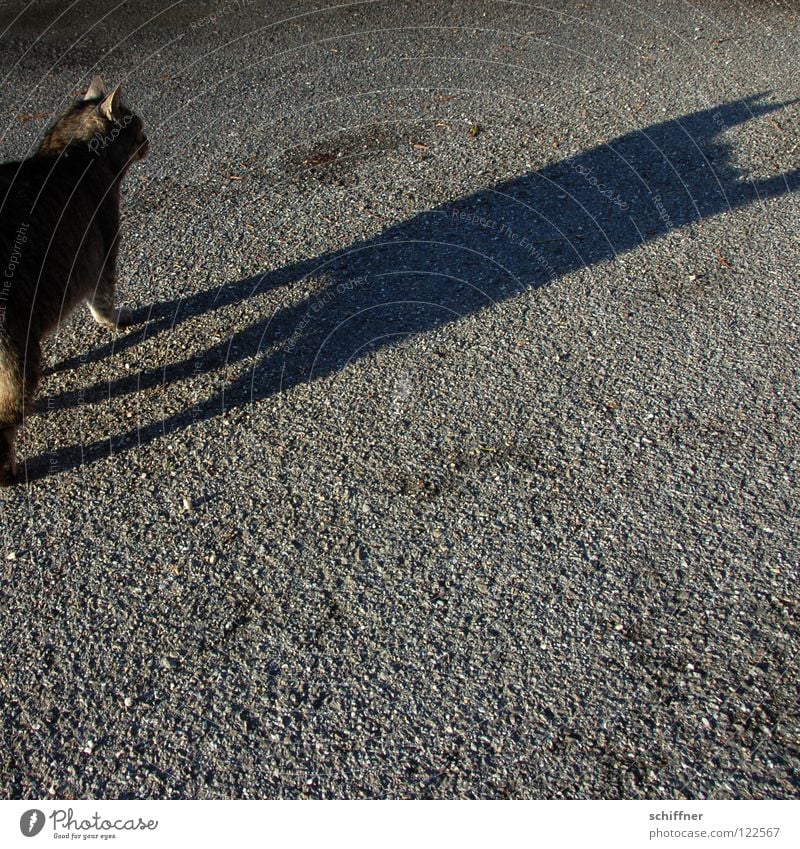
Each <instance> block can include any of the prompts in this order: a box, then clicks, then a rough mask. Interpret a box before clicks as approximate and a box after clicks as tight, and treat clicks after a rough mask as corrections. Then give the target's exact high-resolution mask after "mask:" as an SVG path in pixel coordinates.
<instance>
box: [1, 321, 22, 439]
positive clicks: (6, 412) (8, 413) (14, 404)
mask: <svg viewBox="0 0 800 849" xmlns="http://www.w3.org/2000/svg"><path fill="white" fill-rule="evenodd" d="M24 412H25V377H24V375H23V372H22V368H21V362H20V357H19V354H18V352H17V351H16V349H15V347H14V346H13V345H12V344H11V343H10V340H9V339H8V338H7V337H6V336H5V334H4V333H0V430H1V429H3V428H5V427H16V426H17V425H19V424H21V423H22V418H23V415H24Z"/></svg>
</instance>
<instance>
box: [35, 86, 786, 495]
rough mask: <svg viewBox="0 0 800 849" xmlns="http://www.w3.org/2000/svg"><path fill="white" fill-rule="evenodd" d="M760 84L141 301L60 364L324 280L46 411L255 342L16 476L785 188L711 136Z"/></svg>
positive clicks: (128, 444)
mask: <svg viewBox="0 0 800 849" xmlns="http://www.w3.org/2000/svg"><path fill="white" fill-rule="evenodd" d="M786 105H788V104H785V103H765V102H763V95H754V96H753V97H750V98H747V99H745V100H742V101H736V102H733V103H727V104H723V105H720V106H717V107H714V108H712V109H707V110H703V111H700V112H695V113H693V114H690V115H686V116H684V117H681V118H679V119H676V120H669V121H666V122H664V123H661V124H655V125H652V126H649V127H646V128H644V129H642V130H640V131H637V132H634V133H630V134H629V135H625V136H622V137H620V138H617V139H614V140H613V141H610V142H608V143H607V144H604V145H602V146H600V147H597V148H594V149H592V150H589V151H586V152H584V153H581V154H579V155H577V156H574V157H572V158H569V159H566V160H564V161H561V162H558V163H555V164H553V165H549V166H547V167H546V168H543V169H542V170H540V171H537V172H534V173H530V174H525V175H523V176H520V177H517V178H515V179H512V180H508V181H506V182H503V183H499V184H497V185H495V186H493V187H491V188H487V189H484V190H482V191H480V192H477V193H475V194H473V195H470V196H468V197H464V198H460V199H458V200H455V201H453V202H451V203H447V204H445V205H443V206H440V207H437V208H435V209H431V210H429V211H426V212H423V213H420V214H418V215H415V216H414V217H412V218H410V219H409V220H407V221H404V222H402V223H400V224H397V225H394V226H391V227H389V228H387V229H386V230H385V231H384V232H382V233H381V234H380V235H378V236H375V237H373V238H371V239H368V240H365V241H361V242H357V243H354V244H352V245H350V246H348V247H346V248H343V249H341V250H339V251H335V252H332V253H329V254H325V255H322V256H317V257H314V258H312V259H308V260H306V261H303V262H299V263H297V264H294V265H291V266H286V267H283V268H279V269H276V270H272V271H267V272H264V273H263V274H259V275H257V276H255V277H251V278H249V279H247V280H240V281H238V282H233V283H230V284H227V285H225V286H223V287H221V288H217V289H213V290H208V291H206V292H203V293H200V294H197V295H194V296H191V297H188V298H181V299H176V300H174V301H170V302H167V303H160V304H156V305H154V306H153V307H151V308H149V309H147V310H141V311H140V312H139V315H138V318H139V319H140V320H146V321H147V324H146V325H145V326H144V327H143V328H139V329H135V330H133V331H131V332H129V333H128V334H127V335H126V336H124V337H122V338H119V339H116V340H115V341H113V342H110V343H108V344H105V345H102V346H100V347H99V348H97V349H96V350H95V351H93V352H90V353H89V354H88V355H87V356H82V357H81V358H80V360H79V361H77V360H76V361H74V362H73V361H67V362H64V363H61V364H60V366H59V368H68V367H73V366H75V365H78V362H80V363H81V364H83V363H86V362H92V361H95V360H97V359H100V358H102V357H104V356H107V355H108V354H109V353H111V352H112V351H114V352H121V351H124V350H126V349H128V348H130V347H131V346H134V345H137V344H139V343H140V342H141V341H142V340H143V339H144V338H151V337H152V336H154V335H156V334H159V333H164V332H165V331H169V332H170V333H177V332H180V331H179V330H178V327H179V325H180V324H181V323H182V322H184V321H186V320H187V319H189V318H191V317H193V316H198V315H202V314H205V313H210V312H212V311H214V310H217V309H220V308H221V307H223V306H226V305H230V304H234V303H238V302H241V301H243V300H245V299H247V298H250V297H252V296H254V295H256V294H260V293H262V292H264V291H266V290H268V289H273V288H276V287H278V286H291V285H292V284H293V283H296V282H297V281H300V280H302V279H304V278H306V277H309V276H314V277H322V278H324V279H325V280H326V281H327V288H326V289H324V290H323V291H321V292H317V293H316V294H314V295H313V296H311V297H307V298H305V299H304V300H302V301H301V302H300V303H297V304H295V305H293V306H291V307H287V308H285V309H282V310H280V311H279V312H278V313H276V314H275V315H272V316H269V317H268V318H264V319H263V320H261V321H258V322H255V323H254V324H252V325H251V326H249V327H247V328H246V329H244V330H242V331H240V332H237V333H235V334H234V335H232V336H231V337H230V338H228V339H225V340H223V341H222V342H219V343H218V344H215V345H211V346H210V347H208V349H207V350H206V351H205V352H204V353H203V354H201V355H200V356H194V357H191V358H189V359H185V360H182V361H179V362H173V363H169V364H167V365H160V366H158V367H156V368H152V369H146V370H143V371H141V372H140V373H138V374H135V375H131V376H130V377H125V378H123V379H120V380H116V381H112V382H111V383H110V384H109V383H103V384H98V385H96V386H93V387H89V388H88V389H85V390H82V391H81V392H80V393H77V392H76V393H64V394H62V395H60V396H56V397H54V398H51V399H49V402H48V407H49V408H50V409H53V408H55V409H59V408H64V407H69V406H74V405H77V404H80V403H91V402H93V401H98V400H106V399H108V398H109V397H111V398H115V397H119V396H122V395H124V394H126V393H132V392H137V391H139V390H140V389H143V388H147V387H154V386H157V385H162V384H171V383H173V382H174V381H180V380H183V379H185V378H187V377H190V376H192V375H197V374H198V373H201V372H206V371H209V370H214V369H218V368H220V367H222V366H230V365H235V364H236V363H237V362H239V361H241V360H243V359H244V358H249V357H252V356H253V355H257V357H258V360H257V364H256V365H255V367H253V368H248V370H247V373H246V374H244V375H241V374H240V375H239V376H238V377H237V378H235V379H233V380H232V381H231V382H229V383H228V384H227V385H225V386H224V388H223V390H222V391H220V392H219V393H217V394H216V395H215V396H214V397H212V398H210V399H209V400H207V401H205V402H203V403H201V404H199V405H194V406H192V407H191V408H190V409H186V410H185V411H181V412H178V413H175V414H173V415H170V416H168V417H166V418H165V419H163V420H162V421H158V422H155V423H152V424H149V425H146V426H144V427H141V428H134V429H131V430H129V431H127V432H123V433H120V434H118V435H116V436H113V437H111V438H110V439H109V438H106V439H103V440H101V441H97V442H95V443H93V444H91V445H88V446H81V445H75V446H71V447H68V448H64V449H61V450H59V451H56V452H51V453H49V454H47V455H42V456H40V457H36V458H33V459H31V460H29V461H28V462H27V463H26V468H27V476H28V480H36V479H38V478H42V477H45V476H47V475H49V474H50V473H53V472H59V471H65V470H69V469H74V468H76V467H79V466H81V465H82V464H85V463H91V462H94V461H95V460H97V459H99V458H102V457H106V456H108V455H109V454H110V453H112V452H113V453H117V452H120V451H124V450H127V449H129V448H133V447H136V446H138V445H144V444H147V443H150V442H152V441H153V440H155V439H158V438H160V437H162V436H165V435H167V434H172V433H175V432H177V431H181V430H183V429H185V428H186V427H188V426H190V425H191V424H193V423H195V422H198V421H202V420H206V419H210V418H213V417H215V416H217V415H219V414H220V413H222V412H224V411H225V410H228V409H231V408H233V407H236V406H239V405H241V404H247V403H252V402H256V401H259V400H262V399H264V398H268V397H269V396H271V395H273V394H275V393H277V392H280V391H282V390H285V389H290V388H291V387H292V386H295V385H296V384H298V383H301V382H306V381H311V380H315V379H317V378H320V377H325V376H326V375H329V374H331V373H333V372H336V371H339V370H341V369H343V368H345V366H346V365H347V364H348V363H349V362H351V361H352V360H355V359H358V358H360V357H363V356H365V355H366V354H368V353H369V352H370V351H373V350H375V349H378V348H382V347H386V346H388V345H393V344H396V343H397V342H398V341H400V340H402V339H404V338H407V337H409V336H411V335H415V334H420V333H425V332H428V331H432V330H435V329H436V328H439V327H441V326H442V325H445V324H448V323H449V322H452V321H456V320H457V319H459V318H461V317H463V316H466V315H469V314H472V313H476V312H478V311H480V310H483V309H486V308H489V307H491V306H492V305H493V304H496V303H498V302H501V301H504V300H506V299H508V298H513V297H514V296H516V295H518V294H520V293H522V292H524V291H526V290H528V289H532V288H537V287H539V286H543V285H545V284H548V283H552V282H553V281H554V280H556V279H558V278H559V277H561V276H562V275H565V274H569V273H570V272H573V271H575V270H577V269H580V268H586V267H591V266H594V265H596V264H597V263H601V262H604V261H609V260H614V258H615V257H617V256H618V255H619V254H621V253H624V252H627V251H631V250H635V249H636V248H638V247H640V246H641V245H643V244H645V243H646V242H648V241H650V240H652V239H655V238H658V237H660V236H663V235H664V234H665V233H667V232H669V231H671V230H674V229H677V228H682V227H687V225H691V224H692V223H694V222H698V221H701V220H702V219H704V218H708V217H710V216H716V215H720V214H723V213H726V212H729V211H731V210H734V209H737V208H739V207H743V206H745V205H748V204H751V203H755V202H758V201H761V200H764V199H766V198H769V197H774V196H777V195H783V194H787V193H789V192H794V191H797V189H798V187H799V186H800V169H793V170H792V171H790V172H788V173H786V174H783V175H781V176H778V177H773V178H770V179H764V180H756V181H754V180H751V179H748V177H747V175H746V174H743V173H741V172H740V171H738V170H737V169H736V168H735V167H734V166H733V165H732V162H731V148H730V145H729V144H728V143H727V142H725V141H723V140H722V138H721V136H722V134H723V133H724V132H725V131H727V130H730V129H733V128H734V127H736V126H737V125H740V124H743V123H745V122H747V121H749V120H752V119H754V118H757V117H760V116H763V115H766V114H768V113H771V112H774V111H777V110H779V109H782V108H784V107H785V106H786Z"/></svg>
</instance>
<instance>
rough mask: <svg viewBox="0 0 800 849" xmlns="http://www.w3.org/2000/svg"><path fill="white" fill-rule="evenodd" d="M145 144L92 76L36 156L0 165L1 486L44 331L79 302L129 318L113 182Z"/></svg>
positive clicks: (10, 475) (96, 313)
mask: <svg viewBox="0 0 800 849" xmlns="http://www.w3.org/2000/svg"><path fill="white" fill-rule="evenodd" d="M148 149H149V142H148V139H147V137H146V136H145V134H144V128H143V125H142V121H141V119H140V118H138V117H137V116H136V115H134V114H133V112H131V111H130V110H129V109H128V108H127V107H126V106H124V105H123V103H122V93H121V91H120V87H119V86H117V87H116V88H115V89H114V90H113V91H111V92H110V93H109V92H108V91H107V89H106V86H105V84H104V83H103V80H102V79H101V78H100V77H95V79H93V80H92V82H91V84H90V85H89V88H88V89H87V90H86V93H85V94H84V95H83V97H82V98H80V99H79V100H77V101H75V102H74V103H73V104H72V106H71V107H70V108H69V109H67V111H66V112H65V113H64V114H63V115H62V116H61V117H60V118H58V120H57V121H56V122H55V123H54V124H53V126H52V127H51V128H50V129H49V131H48V132H47V133H46V135H45V137H44V139H43V141H42V143H41V145H40V146H39V148H38V150H37V152H36V154H35V155H34V156H32V157H30V158H28V159H24V160H22V161H21V162H8V163H4V164H2V165H0V275H2V276H0V486H1V485H8V484H12V483H14V482H15V481H16V480H17V465H16V458H15V450H14V443H15V438H16V432H17V428H18V427H19V425H20V424H21V423H22V422H23V420H24V419H25V418H26V416H28V415H29V414H30V412H31V404H32V401H33V396H34V393H35V391H36V387H37V384H38V382H39V378H40V374H41V339H42V337H43V336H44V335H45V334H47V333H49V332H50V331H52V330H54V329H55V328H56V327H57V326H58V324H59V321H60V320H61V318H62V317H65V316H66V315H68V314H69V313H70V312H71V311H72V310H73V309H74V308H75V306H76V305H77V304H78V303H79V302H80V301H82V300H86V301H87V302H88V305H89V309H90V310H91V313H92V315H93V317H94V319H95V321H97V322H98V323H99V324H101V325H104V326H106V327H109V328H112V329H113V328H120V327H124V326H126V325H128V324H130V323H131V322H132V320H133V314H132V312H131V311H130V310H129V309H124V308H123V309H119V308H117V307H115V305H114V290H115V283H116V261H117V252H118V248H119V238H120V183H121V181H122V178H123V177H124V176H125V174H126V172H127V170H128V168H129V167H130V166H131V165H132V164H133V163H134V162H136V161H138V160H141V159H144V157H145V156H146V155H147V152H148ZM1 266H4V267H1Z"/></svg>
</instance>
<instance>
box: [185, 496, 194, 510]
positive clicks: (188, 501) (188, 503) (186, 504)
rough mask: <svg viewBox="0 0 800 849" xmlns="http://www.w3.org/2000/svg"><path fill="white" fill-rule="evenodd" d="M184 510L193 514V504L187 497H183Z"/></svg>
mask: <svg viewBox="0 0 800 849" xmlns="http://www.w3.org/2000/svg"><path fill="white" fill-rule="evenodd" d="M183 509H184V510H185V511H186V512H187V513H191V512H192V502H191V499H189V498H187V497H186V496H185V495H184V497H183Z"/></svg>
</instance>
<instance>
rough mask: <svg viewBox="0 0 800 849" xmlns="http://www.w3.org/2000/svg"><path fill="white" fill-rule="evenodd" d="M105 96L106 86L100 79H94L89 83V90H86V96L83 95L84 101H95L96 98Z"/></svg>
mask: <svg viewBox="0 0 800 849" xmlns="http://www.w3.org/2000/svg"><path fill="white" fill-rule="evenodd" d="M105 95H106V84H105V83H104V82H103V78H102V77H95V78H94V79H93V80H92V81H91V82H90V83H89V88H87V89H86V94H84V95H83V99H84V100H95V99H97V98H98V97H105Z"/></svg>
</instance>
